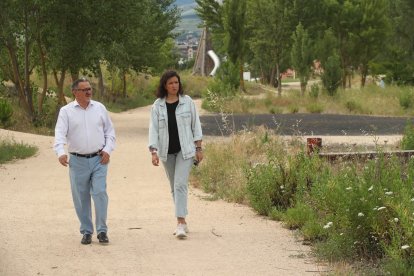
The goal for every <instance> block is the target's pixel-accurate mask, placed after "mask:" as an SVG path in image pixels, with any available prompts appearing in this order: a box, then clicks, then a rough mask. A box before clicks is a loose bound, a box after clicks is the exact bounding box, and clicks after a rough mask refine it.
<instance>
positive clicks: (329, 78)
mask: <svg viewBox="0 0 414 276" xmlns="http://www.w3.org/2000/svg"><path fill="white" fill-rule="evenodd" d="M340 83H341V68H340V60H339V56H338V55H337V54H335V55H333V56H330V57H329V58H328V60H327V61H326V64H325V66H324V72H323V74H322V84H323V86H324V87H325V89H326V90H327V91H328V94H329V95H330V96H333V95H335V93H336V91H337V89H338V87H339V85H340Z"/></svg>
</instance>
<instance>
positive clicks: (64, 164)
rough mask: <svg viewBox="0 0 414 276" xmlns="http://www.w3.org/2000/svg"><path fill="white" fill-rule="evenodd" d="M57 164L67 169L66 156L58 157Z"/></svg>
mask: <svg viewBox="0 0 414 276" xmlns="http://www.w3.org/2000/svg"><path fill="white" fill-rule="evenodd" d="M59 163H60V164H62V166H65V167H67V166H68V164H69V163H68V156H67V155H66V154H64V155H61V156H59Z"/></svg>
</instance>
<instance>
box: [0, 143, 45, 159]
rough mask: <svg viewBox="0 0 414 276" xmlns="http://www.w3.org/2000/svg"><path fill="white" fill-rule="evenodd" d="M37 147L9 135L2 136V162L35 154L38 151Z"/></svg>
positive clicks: (0, 153)
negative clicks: (8, 136) (15, 139)
mask: <svg viewBox="0 0 414 276" xmlns="http://www.w3.org/2000/svg"><path fill="white" fill-rule="evenodd" d="M37 150H38V149H37V147H35V146H32V145H28V144H25V143H23V142H20V143H19V142H16V141H14V140H13V139H9V138H7V137H0V164H4V163H6V162H9V161H12V160H15V159H24V158H28V157H30V156H33V155H35V154H36V152H37Z"/></svg>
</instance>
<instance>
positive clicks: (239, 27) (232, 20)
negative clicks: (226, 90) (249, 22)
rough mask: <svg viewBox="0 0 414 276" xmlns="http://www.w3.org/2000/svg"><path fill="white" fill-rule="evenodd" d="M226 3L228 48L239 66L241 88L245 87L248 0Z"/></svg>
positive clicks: (228, 52) (225, 24)
mask: <svg viewBox="0 0 414 276" xmlns="http://www.w3.org/2000/svg"><path fill="white" fill-rule="evenodd" d="M223 5H224V30H225V32H226V37H225V41H226V50H227V54H228V57H229V59H230V61H231V62H232V63H233V64H235V65H236V64H238V66H239V78H240V89H241V90H242V91H245V88H244V79H243V71H244V57H245V53H246V47H247V45H246V41H245V32H246V0H228V1H225V2H224V3H223Z"/></svg>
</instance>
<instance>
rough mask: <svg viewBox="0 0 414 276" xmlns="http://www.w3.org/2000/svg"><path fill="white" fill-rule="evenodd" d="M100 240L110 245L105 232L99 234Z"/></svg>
mask: <svg viewBox="0 0 414 276" xmlns="http://www.w3.org/2000/svg"><path fill="white" fill-rule="evenodd" d="M98 240H99V242H100V243H108V242H109V239H108V236H107V235H106V233H105V232H101V233H99V234H98Z"/></svg>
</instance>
